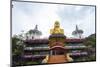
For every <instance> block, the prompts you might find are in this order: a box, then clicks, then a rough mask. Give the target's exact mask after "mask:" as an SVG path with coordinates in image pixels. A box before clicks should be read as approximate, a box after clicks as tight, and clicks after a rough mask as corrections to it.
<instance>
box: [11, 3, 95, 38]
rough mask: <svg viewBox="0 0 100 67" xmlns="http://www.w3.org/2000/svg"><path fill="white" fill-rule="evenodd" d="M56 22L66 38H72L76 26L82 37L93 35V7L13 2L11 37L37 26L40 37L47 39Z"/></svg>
mask: <svg viewBox="0 0 100 67" xmlns="http://www.w3.org/2000/svg"><path fill="white" fill-rule="evenodd" d="M56 20H58V21H59V22H60V25H61V28H63V29H64V33H65V35H66V36H67V37H73V36H72V32H73V31H74V30H75V26H76V25H78V28H79V29H82V30H83V31H84V33H83V37H86V36H89V35H90V34H93V33H95V7H94V6H79V5H63V4H46V3H45V4H44V3H29V2H13V8H12V35H14V34H20V33H21V31H22V30H24V32H26V31H28V30H30V29H34V27H35V25H38V28H39V30H40V31H42V34H43V35H42V37H48V36H49V35H50V33H49V30H50V29H51V28H53V25H54V22H55V21H56Z"/></svg>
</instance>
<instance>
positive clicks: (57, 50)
mask: <svg viewBox="0 0 100 67" xmlns="http://www.w3.org/2000/svg"><path fill="white" fill-rule="evenodd" d="M65 40H66V36H65V35H64V30H63V29H61V28H60V23H59V22H58V21H55V23H54V28H53V29H50V36H49V44H48V45H49V49H50V52H49V55H47V56H46V58H45V59H44V60H43V61H42V62H43V63H65V62H71V61H73V59H72V58H71V57H70V56H69V54H68V53H67V52H66V50H67V49H66V48H65Z"/></svg>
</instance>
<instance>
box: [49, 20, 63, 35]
mask: <svg viewBox="0 0 100 67" xmlns="http://www.w3.org/2000/svg"><path fill="white" fill-rule="evenodd" d="M50 34H64V30H63V29H61V28H60V24H59V22H58V21H55V24H54V28H53V29H50Z"/></svg>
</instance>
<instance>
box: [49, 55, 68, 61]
mask: <svg viewBox="0 0 100 67" xmlns="http://www.w3.org/2000/svg"><path fill="white" fill-rule="evenodd" d="M64 62H67V60H66V57H65V55H52V56H50V57H49V59H48V63H64Z"/></svg>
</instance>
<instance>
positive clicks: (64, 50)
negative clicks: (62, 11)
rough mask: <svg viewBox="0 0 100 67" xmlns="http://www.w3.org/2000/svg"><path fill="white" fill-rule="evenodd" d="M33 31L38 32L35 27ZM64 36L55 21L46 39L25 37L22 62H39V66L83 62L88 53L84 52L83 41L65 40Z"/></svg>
mask: <svg viewBox="0 0 100 67" xmlns="http://www.w3.org/2000/svg"><path fill="white" fill-rule="evenodd" d="M35 30H38V29H37V26H36V27H35ZM32 32H34V30H32ZM35 32H36V31H35ZM38 32H39V31H38ZM39 33H40V32H39ZM39 36H40V34H39ZM66 36H67V35H64V29H61V28H60V23H59V22H58V21H55V23H54V28H52V29H50V35H49V38H48V39H41V38H36V39H33V38H34V36H33V38H32V39H28V37H27V39H25V40H24V44H25V47H24V50H23V51H24V52H23V53H24V54H23V59H24V61H25V62H30V61H32V62H39V64H43V63H47V64H51V63H66V62H76V61H79V59H80V58H81V61H85V60H84V58H85V57H87V55H88V52H87V51H86V49H87V47H86V46H85V45H84V44H83V40H84V39H83V38H67V37H66ZM82 59H83V60H82ZM32 64H35V63H32Z"/></svg>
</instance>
